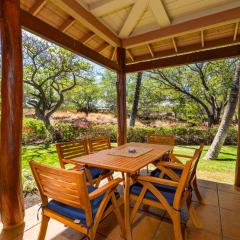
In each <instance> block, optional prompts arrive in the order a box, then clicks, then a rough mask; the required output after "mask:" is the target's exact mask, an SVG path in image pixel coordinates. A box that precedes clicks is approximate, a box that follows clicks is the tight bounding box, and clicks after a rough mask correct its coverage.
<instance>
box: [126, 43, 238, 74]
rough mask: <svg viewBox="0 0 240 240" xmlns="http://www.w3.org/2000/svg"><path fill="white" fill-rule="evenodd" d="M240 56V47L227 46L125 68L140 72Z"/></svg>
mask: <svg viewBox="0 0 240 240" xmlns="http://www.w3.org/2000/svg"><path fill="white" fill-rule="evenodd" d="M234 56H240V46H239V45H234V46H227V47H224V48H217V49H210V50H207V51H202V52H193V53H189V54H183V55H178V56H173V57H167V58H162V59H157V60H151V61H145V62H141V63H135V64H129V65H127V66H126V67H125V71H126V72H127V73H129V72H138V71H144V70H150V69H155V68H163V67H172V66H178V65H183V64H190V63H194V62H204V61H208V60H213V59H220V58H227V57H234Z"/></svg>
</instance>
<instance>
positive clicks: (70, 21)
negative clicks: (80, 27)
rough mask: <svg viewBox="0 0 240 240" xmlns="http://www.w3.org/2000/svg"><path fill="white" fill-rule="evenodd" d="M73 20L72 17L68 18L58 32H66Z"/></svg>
mask: <svg viewBox="0 0 240 240" xmlns="http://www.w3.org/2000/svg"><path fill="white" fill-rule="evenodd" d="M75 21H76V20H75V19H74V18H73V17H69V18H68V20H67V21H65V22H64V23H63V24H62V25H61V26H60V27H59V31H61V32H66V31H67V30H68V29H69V28H70V27H71V26H72V25H73V24H74V23H75Z"/></svg>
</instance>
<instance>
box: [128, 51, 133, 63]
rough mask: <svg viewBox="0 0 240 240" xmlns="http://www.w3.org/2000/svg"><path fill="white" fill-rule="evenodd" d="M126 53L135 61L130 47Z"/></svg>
mask: <svg viewBox="0 0 240 240" xmlns="http://www.w3.org/2000/svg"><path fill="white" fill-rule="evenodd" d="M126 53H127V55H128V56H129V57H130V59H131V60H132V62H134V56H133V54H132V52H131V50H130V49H129V50H126Z"/></svg>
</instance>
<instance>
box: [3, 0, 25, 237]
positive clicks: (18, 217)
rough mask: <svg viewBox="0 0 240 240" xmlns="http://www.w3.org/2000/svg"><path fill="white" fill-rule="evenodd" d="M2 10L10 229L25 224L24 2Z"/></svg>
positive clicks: (10, 0) (9, 0)
mask: <svg viewBox="0 0 240 240" xmlns="http://www.w3.org/2000/svg"><path fill="white" fill-rule="evenodd" d="M0 11H1V12H0V19H1V21H0V40H1V48H2V83H1V97H2V101H1V138H0V139H1V142H0V204H1V205H0V210H1V214H0V215H1V220H2V223H3V227H4V229H5V230H8V229H13V228H15V227H19V226H22V225H24V224H23V223H24V206H23V195H22V184H21V142H22V101H23V99H22V95H23V76H22V73H23V69H22V37H21V24H20V1H19V0H1V1H0ZM1 236H2V235H1ZM1 236H0V239H1ZM3 239H7V238H6V237H3ZM14 239H16V238H14Z"/></svg>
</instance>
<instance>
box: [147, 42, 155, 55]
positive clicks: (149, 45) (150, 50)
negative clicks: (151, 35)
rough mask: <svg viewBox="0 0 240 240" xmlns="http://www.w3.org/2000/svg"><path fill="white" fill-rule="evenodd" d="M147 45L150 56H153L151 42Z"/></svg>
mask: <svg viewBox="0 0 240 240" xmlns="http://www.w3.org/2000/svg"><path fill="white" fill-rule="evenodd" d="M147 47H148V50H149V52H150V54H151V56H152V58H154V51H153V49H152V45H151V44H147Z"/></svg>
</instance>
